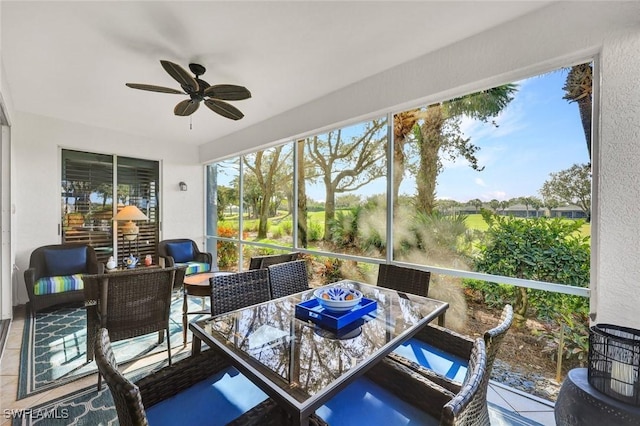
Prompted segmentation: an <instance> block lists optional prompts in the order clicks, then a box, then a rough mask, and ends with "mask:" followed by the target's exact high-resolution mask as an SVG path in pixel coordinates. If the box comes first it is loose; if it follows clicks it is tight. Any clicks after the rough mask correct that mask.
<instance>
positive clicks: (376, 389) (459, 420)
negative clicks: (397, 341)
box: [316, 339, 489, 426]
mask: <svg viewBox="0 0 640 426" xmlns="http://www.w3.org/2000/svg"><path fill="white" fill-rule="evenodd" d="M486 362H487V359H486V352H485V346H484V341H483V340H482V339H476V340H475V341H474V342H473V345H472V350H471V353H470V357H469V359H468V363H469V370H468V374H467V376H466V378H465V380H464V382H463V383H462V386H461V387H460V388H459V389H458V391H457V392H452V391H450V390H448V389H446V388H443V387H441V386H439V385H437V384H436V383H434V382H432V381H431V380H429V379H427V378H425V377H424V376H422V375H421V374H420V373H419V372H416V371H415V370H413V369H411V368H409V367H407V366H405V365H403V364H399V363H397V362H395V361H394V360H392V359H390V358H385V359H383V360H382V361H381V362H379V363H378V364H376V365H375V366H374V367H373V368H371V370H369V371H368V372H367V373H366V374H365V377H364V378H359V379H357V380H356V381H355V382H354V383H352V384H351V385H349V386H347V388H346V389H344V390H343V391H341V392H340V393H338V394H337V395H336V396H335V397H334V398H333V399H332V400H330V401H329V402H328V403H327V404H325V405H324V406H322V407H320V408H319V409H318V410H317V411H316V414H318V415H319V416H320V417H322V418H323V419H324V420H326V421H328V423H329V424H331V422H332V420H333V419H339V420H340V423H343V424H344V423H349V424H350V423H353V424H370V425H383V424H397V423H399V420H401V421H402V424H436V423H439V424H440V425H447V426H449V425H460V426H467V425H468V426H479V425H488V424H489V417H488V412H486V411H485V410H484V409H483V407H485V406H486V397H483V395H482V393H481V392H480V387H481V385H482V381H483V378H484V376H485V375H486V374H487V372H486Z"/></svg>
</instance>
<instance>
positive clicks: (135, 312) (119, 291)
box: [85, 268, 175, 381]
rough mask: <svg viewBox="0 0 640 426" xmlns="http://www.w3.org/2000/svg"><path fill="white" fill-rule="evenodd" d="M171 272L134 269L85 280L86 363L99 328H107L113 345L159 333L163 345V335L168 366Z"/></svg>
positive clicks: (88, 276) (173, 271)
mask: <svg viewBox="0 0 640 426" xmlns="http://www.w3.org/2000/svg"><path fill="white" fill-rule="evenodd" d="M174 273H175V268H158V269H133V270H130V271H117V272H111V273H107V274H101V275H87V276H86V277H85V299H86V300H85V304H86V305H87V360H88V361H90V360H91V359H93V348H94V340H95V336H96V333H97V331H98V328H106V329H108V330H109V335H110V337H111V340H112V341H114V342H115V341H119V340H125V339H129V338H131V337H136V336H143V335H145V334H149V333H153V332H158V343H162V342H163V341H164V334H163V332H166V335H167V352H168V356H169V364H171V344H170V339H169V314H170V310H171V291H172V286H173V279H174ZM99 381H100V379H99Z"/></svg>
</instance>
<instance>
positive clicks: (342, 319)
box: [296, 297, 378, 330]
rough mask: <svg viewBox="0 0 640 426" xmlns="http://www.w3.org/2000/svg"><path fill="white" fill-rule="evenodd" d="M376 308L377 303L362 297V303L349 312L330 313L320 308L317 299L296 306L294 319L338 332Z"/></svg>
mask: <svg viewBox="0 0 640 426" xmlns="http://www.w3.org/2000/svg"><path fill="white" fill-rule="evenodd" d="M377 307H378V302H376V301H375V300H371V299H367V298H365V297H363V298H362V301H360V303H359V304H357V305H356V306H354V307H353V309H351V310H350V311H347V312H332V311H329V310H327V309H325V308H323V307H322V306H320V304H319V303H318V300H317V299H309V300H307V301H304V302H300V303H298V304H297V305H296V317H297V318H300V319H302V320H309V321H313V322H314V323H316V324H318V325H320V326H322V327H324V328H328V329H331V330H340V329H341V328H343V327H345V326H347V325H349V324H351V323H353V322H354V321H357V320H359V319H361V318H362V317H363V316H365V315H366V314H368V313H369V312H372V311H375V310H376V309H377Z"/></svg>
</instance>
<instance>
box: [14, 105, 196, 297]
mask: <svg viewBox="0 0 640 426" xmlns="http://www.w3.org/2000/svg"><path fill="white" fill-rule="evenodd" d="M12 145H13V149H14V152H15V157H14V163H13V167H14V170H15V175H16V176H15V180H16V184H17V187H18V188H19V191H16V193H14V203H15V206H16V215H15V218H16V224H15V229H16V230H15V235H14V239H15V241H16V265H17V266H18V268H19V269H20V271H19V273H18V280H17V282H16V283H15V284H14V285H16V289H15V294H14V300H16V299H17V301H18V302H19V303H25V302H26V301H27V299H28V298H27V294H26V290H25V289H24V278H23V276H22V271H24V270H25V269H26V268H27V267H28V264H29V256H30V254H31V251H32V250H33V249H34V248H36V247H39V246H42V245H45V244H57V243H59V242H60V238H61V237H60V236H59V235H58V223H59V222H60V173H61V172H60V147H62V148H68V149H76V150H81V151H88V152H97V153H104V154H116V155H122V156H127V157H135V158H144V159H149V160H162V162H161V170H160V172H161V184H162V189H163V191H162V194H161V197H162V198H161V200H160V202H161V212H162V215H161V217H162V221H163V231H162V234H161V237H162V238H178V237H184V238H192V239H194V240H195V241H197V242H198V243H199V245H201V246H202V241H203V240H204V236H203V223H204V201H203V200H204V197H203V195H202V194H203V190H204V189H203V184H204V177H203V167H202V165H200V164H198V161H197V159H198V158H197V157H198V155H197V148H196V147H194V146H193V145H189V144H184V145H183V144H180V143H179V141H176V143H175V144H172V145H166V144H165V145H162V144H159V143H157V141H153V140H149V139H144V138H140V137H135V136H130V135H125V134H122V133H118V132H113V131H110V130H106V129H99V128H96V127H90V126H84V125H80V124H77V123H71V122H66V121H60V120H55V119H51V118H45V117H41V116H37V115H32V114H24V113H16V114H15V120H14V122H13V126H12ZM180 181H185V182H187V183H188V185H189V190H188V191H187V192H181V191H180V190H179V189H178V182H180ZM43 213H44V214H43ZM16 296H17V297H16Z"/></svg>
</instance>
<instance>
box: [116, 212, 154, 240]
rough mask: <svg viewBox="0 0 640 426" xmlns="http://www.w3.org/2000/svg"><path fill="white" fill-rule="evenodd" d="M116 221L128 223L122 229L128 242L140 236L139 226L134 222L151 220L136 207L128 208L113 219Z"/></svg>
mask: <svg viewBox="0 0 640 426" xmlns="http://www.w3.org/2000/svg"><path fill="white" fill-rule="evenodd" d="M113 219H114V220H116V221H125V220H126V221H128V222H127V223H125V224H124V225H122V226H121V227H120V229H121V230H122V235H124V236H125V238H126V239H128V240H135V239H136V238H137V235H138V226H137V225H136V224H135V223H133V221H134V220H149V218H148V217H147V216H146V215H145V214H144V213H142V212H141V211H140V209H139V208H137V207H136V206H126V207H124V208H123V209H122V210H120V211H119V212H118V214H116V217H114V218H113Z"/></svg>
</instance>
